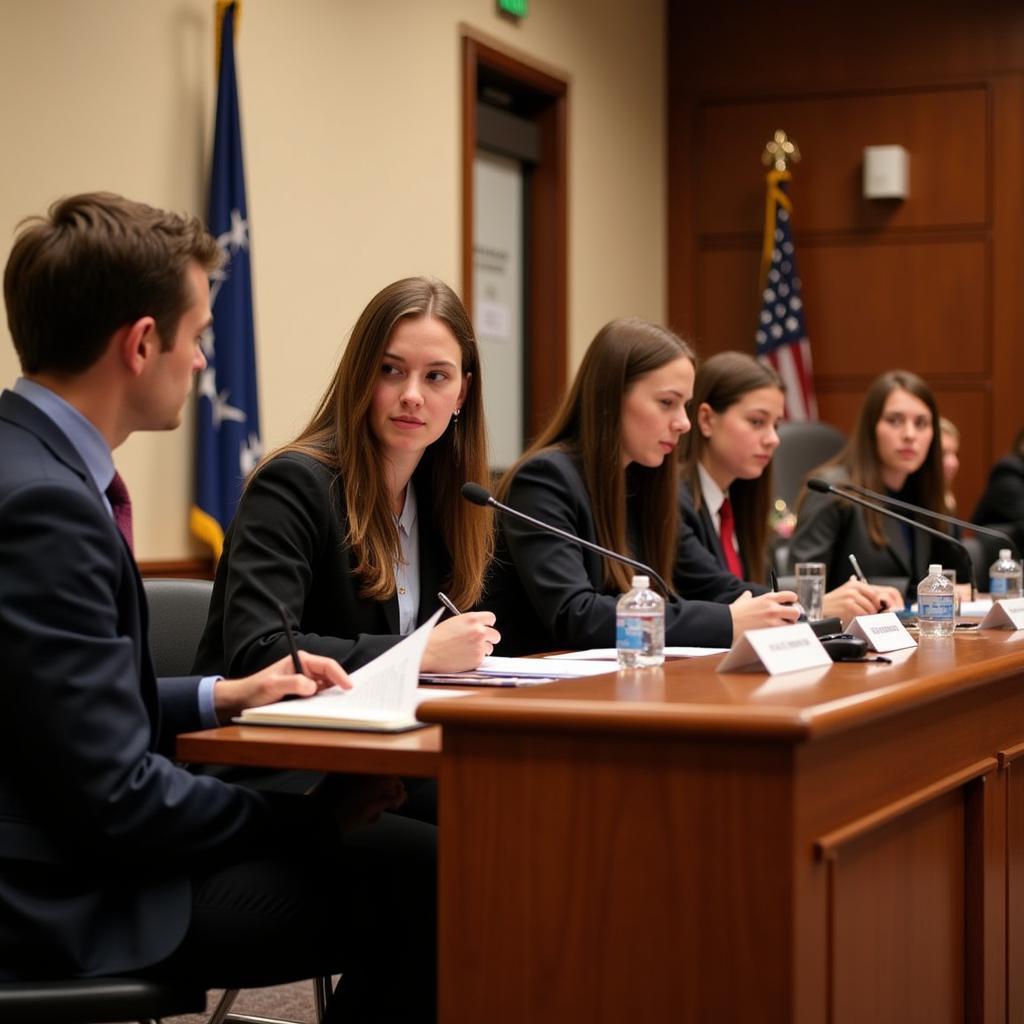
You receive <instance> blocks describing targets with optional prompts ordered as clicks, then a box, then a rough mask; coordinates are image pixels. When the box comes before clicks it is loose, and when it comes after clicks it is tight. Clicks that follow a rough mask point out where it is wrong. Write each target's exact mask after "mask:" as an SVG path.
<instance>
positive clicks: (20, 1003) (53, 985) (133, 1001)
mask: <svg viewBox="0 0 1024 1024" xmlns="http://www.w3.org/2000/svg"><path fill="white" fill-rule="evenodd" d="M205 1009H206V993H205V992H204V991H203V990H202V989H182V988H177V987H175V986H172V985H168V984H165V983H163V982H157V981H144V980H143V979H141V978H76V979H72V980H57V981H17V982H0V1020H3V1021H9V1022H10V1024H108V1022H110V1024H112V1022H115V1021H139V1022H150V1021H157V1020H159V1019H160V1018H161V1017H172V1016H177V1015H178V1014H182V1013H202V1012H203V1011H204V1010H205Z"/></svg>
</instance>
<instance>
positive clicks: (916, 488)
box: [789, 370, 968, 597]
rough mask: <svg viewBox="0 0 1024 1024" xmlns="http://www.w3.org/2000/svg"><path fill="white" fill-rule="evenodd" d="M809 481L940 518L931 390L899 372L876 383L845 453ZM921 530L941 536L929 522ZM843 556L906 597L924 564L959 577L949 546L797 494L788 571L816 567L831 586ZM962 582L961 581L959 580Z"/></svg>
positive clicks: (959, 565) (844, 570) (857, 510)
mask: <svg viewBox="0 0 1024 1024" xmlns="http://www.w3.org/2000/svg"><path fill="white" fill-rule="evenodd" d="M811 475H812V476H819V477H823V478H824V479H825V480H827V481H828V482H829V483H831V484H844V483H852V484H856V485H858V486H860V487H866V488H868V489H869V490H872V491H877V492H882V493H887V494H889V495H890V496H892V497H894V498H899V499H901V500H903V501H908V502H911V503H912V504H914V505H920V506H923V507H924V508H928V509H931V510H932V511H934V512H943V511H944V510H945V505H944V493H945V492H944V482H943V475H942V448H941V442H940V439H939V410H938V406H937V405H936V402H935V396H934V395H933V394H932V391H931V388H929V387H928V385H927V384H926V383H925V381H924V380H922V379H921V378H920V377H918V376H917V374H914V373H910V372H909V371H907V370H890V371H888V372H887V373H883V374H882V375H881V376H879V377H877V378H876V379H875V380H874V382H873V383H872V384H871V386H870V387H869V388H868V390H867V394H866V395H865V396H864V402H863V404H862V405H861V408H860V413H859V415H858V417H857V425H856V427H855V428H854V432H853V434H852V435H851V437H850V440H849V441H848V442H847V444H846V446H845V447H844V448H843V450H842V451H841V452H840V453H839V454H838V455H837V456H836V457H835V458H834V459H833V460H832V461H830V462H827V463H826V464H825V465H824V466H822V467H821V468H820V469H817V470H815V471H814V472H813V473H812V474H811ZM926 525H931V526H935V527H936V528H938V529H941V528H942V524H941V523H933V522H931V521H928V522H927V523H926ZM851 554H853V555H856V557H857V560H858V561H859V562H860V565H861V568H862V569H863V570H864V573H865V574H866V575H867V576H868V577H869V578H870V579H871V580H872V581H873V582H875V583H881V582H883V581H884V582H887V583H889V584H891V585H892V586H895V587H897V588H898V589H899V590H900V591H901V592H903V593H904V594H905V595H907V596H911V597H913V596H914V595H915V594H916V588H917V584H918V582H919V581H920V580H921V579H923V578H924V576H925V575H927V570H928V565H929V563H932V562H939V563H941V564H942V565H944V566H946V567H948V568H955V569H957V570H958V572H964V573H966V566H965V565H964V564H963V556H962V555H961V554H960V553H959V551H957V549H956V548H955V547H954V545H952V544H950V543H945V542H943V541H942V540H940V539H938V538H933V537H929V535H928V534H925V533H923V532H921V531H920V530H915V529H913V528H912V527H910V526H906V525H904V524H902V523H899V522H897V521H895V520H893V519H889V518H888V517H885V516H882V515H879V514H878V513H877V512H872V511H870V510H868V509H863V508H861V507H859V506H857V505H854V504H853V503H851V502H848V501H843V500H841V499H839V498H836V497H833V496H832V495H828V494H820V493H817V492H813V491H811V492H809V491H804V493H803V495H802V496H801V499H800V502H799V503H798V505H797V524H796V530H795V531H794V532H793V537H792V539H791V541H790V547H789V557H790V561H791V563H793V564H795V563H796V562H824V563H825V565H826V572H827V574H828V578H829V579H832V580H834V579H836V578H844V577H845V576H846V575H847V574H848V573H849V570H850V562H849V556H850V555H851ZM967 581H968V580H967V576H966V575H964V576H963V577H961V578H960V582H967Z"/></svg>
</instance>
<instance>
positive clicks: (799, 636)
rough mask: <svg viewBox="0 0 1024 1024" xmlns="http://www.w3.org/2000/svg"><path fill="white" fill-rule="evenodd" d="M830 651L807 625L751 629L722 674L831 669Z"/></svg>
mask: <svg viewBox="0 0 1024 1024" xmlns="http://www.w3.org/2000/svg"><path fill="white" fill-rule="evenodd" d="M831 664H832V659H831V658H830V657H829V656H828V651H826V650H825V648H824V647H822V646H821V641H819V640H818V638H817V637H816V636H815V635H814V630H813V629H811V627H810V626H809V625H808V624H807V623H806V622H797V623H796V624H795V625H792V626H771V627H769V628H768V629H748V630H747V631H746V633H744V634H743V636H741V637H740V638H739V639H738V640H736V641H734V643H733V645H732V650H730V651H729V653H728V654H727V655H726V656H725V657H724V658H723V659H722V660H721V661H720V662H719V664H718V671H719V672H757V671H761V672H767V673H768V674H769V675H772V676H777V675H782V674H783V673H785V672H796V671H798V670H799V669H802V668H817V667H818V666H819V665H831Z"/></svg>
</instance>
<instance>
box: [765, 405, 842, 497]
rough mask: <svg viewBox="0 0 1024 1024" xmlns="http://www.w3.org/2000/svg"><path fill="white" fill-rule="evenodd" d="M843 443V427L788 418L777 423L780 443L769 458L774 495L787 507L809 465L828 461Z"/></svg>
mask: <svg viewBox="0 0 1024 1024" xmlns="http://www.w3.org/2000/svg"><path fill="white" fill-rule="evenodd" d="M844 444H846V437H845V436H844V434H843V433H842V431H840V430H838V429H837V428H836V427H833V426H832V425H831V424H829V423H821V422H819V421H817V420H808V421H806V422H800V421H796V420H787V421H786V422H785V423H780V424H779V447H778V449H777V450H776V452H775V456H774V458H773V459H772V473H773V474H774V482H775V498H776V499H778V498H781V499H782V500H783V501H784V502H785V503H786V505H787V506H788V507H789V509H790V510H792V509H793V506H794V505H795V504H796V499H797V498H798V497H799V496H800V489H801V488H802V487H803V484H804V480H805V479H806V478H807V475H808V474H809V473H810V472H811V470H812V469H815V468H816V467H817V466H820V465H821V464H822V463H823V462H828V460H829V459H831V458H832V457H833V456H834V455H837V454H838V453H839V449H840V448H842V447H843V445H844Z"/></svg>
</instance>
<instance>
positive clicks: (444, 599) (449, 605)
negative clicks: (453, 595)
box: [437, 590, 462, 615]
mask: <svg viewBox="0 0 1024 1024" xmlns="http://www.w3.org/2000/svg"><path fill="white" fill-rule="evenodd" d="M437 599H438V601H440V602H441V604H443V605H444V606H445V608H447V609H448V611H450V612H451V613H452V615H461V614H462V612H460V611H459V609H458V608H456V607H455V605H454V604H452V601H451V599H450V598H449V597H448V595H447V594H446V593H444V591H442V590H439V591H438V592H437Z"/></svg>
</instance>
